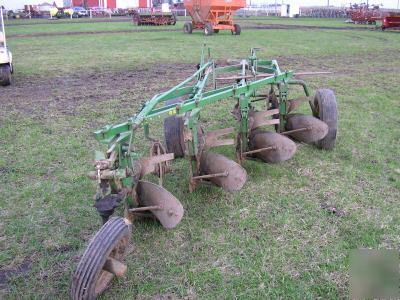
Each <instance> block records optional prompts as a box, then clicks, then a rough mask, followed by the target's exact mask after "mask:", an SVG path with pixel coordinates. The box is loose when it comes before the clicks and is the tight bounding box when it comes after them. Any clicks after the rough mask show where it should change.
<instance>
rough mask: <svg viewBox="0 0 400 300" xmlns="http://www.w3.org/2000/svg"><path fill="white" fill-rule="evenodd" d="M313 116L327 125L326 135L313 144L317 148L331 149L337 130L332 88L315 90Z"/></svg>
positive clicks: (336, 114) (336, 113)
mask: <svg viewBox="0 0 400 300" xmlns="http://www.w3.org/2000/svg"><path fill="white" fill-rule="evenodd" d="M314 116H315V117H317V118H318V119H320V120H321V121H323V122H325V123H326V124H327V125H328V133H327V135H326V136H325V137H324V138H323V139H322V140H319V141H317V142H315V144H316V146H317V147H318V148H321V149H325V150H331V149H332V148H333V147H334V146H335V143H336V136H337V131H338V109H337V103H336V97H335V94H334V93H333V91H332V90H330V89H319V90H317V93H316V94H315V97H314Z"/></svg>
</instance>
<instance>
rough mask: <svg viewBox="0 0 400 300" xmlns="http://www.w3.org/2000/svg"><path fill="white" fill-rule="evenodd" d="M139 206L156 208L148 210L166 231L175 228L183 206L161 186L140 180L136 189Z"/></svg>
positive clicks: (181, 214)
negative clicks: (156, 207)
mask: <svg viewBox="0 0 400 300" xmlns="http://www.w3.org/2000/svg"><path fill="white" fill-rule="evenodd" d="M137 193H138V198H139V204H140V205H142V206H154V207H155V206H158V207H160V208H159V209H154V210H150V211H151V212H152V213H153V214H154V215H155V216H156V218H157V219H158V220H159V221H160V223H161V224H162V225H163V226H164V227H165V228H167V229H171V228H174V227H176V226H177V225H178V224H179V222H180V221H181V219H182V217H183V206H182V204H181V203H180V202H179V200H178V199H176V198H175V196H174V195H172V194H171V193H170V192H168V191H167V190H166V189H164V188H162V187H161V186H159V185H157V184H154V183H151V182H148V181H144V180H140V181H139V183H138V187H137Z"/></svg>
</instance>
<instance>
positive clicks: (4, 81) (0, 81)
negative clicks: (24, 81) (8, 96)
mask: <svg viewBox="0 0 400 300" xmlns="http://www.w3.org/2000/svg"><path fill="white" fill-rule="evenodd" d="M10 84H11V68H10V66H9V65H1V66H0V85H2V86H7V85H10Z"/></svg>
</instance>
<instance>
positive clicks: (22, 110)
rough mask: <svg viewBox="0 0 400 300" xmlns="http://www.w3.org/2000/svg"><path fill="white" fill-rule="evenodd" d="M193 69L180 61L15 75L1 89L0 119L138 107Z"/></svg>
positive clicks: (72, 114) (44, 117) (176, 82)
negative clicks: (129, 67) (49, 74)
mask: <svg viewBox="0 0 400 300" xmlns="http://www.w3.org/2000/svg"><path fill="white" fill-rule="evenodd" d="M194 71H195V66H194V65H188V64H181V65H179V64H178V65H173V66H172V65H159V66H158V67H157V69H156V68H155V67H154V68H136V69H132V70H125V71H116V72H111V71H106V72H91V73H81V74H77V75H64V76H54V77H40V76H39V77H38V76H24V77H20V76H15V79H14V83H13V84H12V85H11V86H9V87H4V88H3V87H2V89H1V94H0V102H1V103H2V106H3V107H2V110H0V120H1V119H2V117H7V116H9V114H10V113H13V114H22V115H25V116H28V117H31V118H33V119H48V118H54V117H56V116H57V115H59V114H62V115H70V116H74V115H76V114H77V110H79V109H82V108H85V109H94V110H96V109H97V108H99V107H101V106H102V105H108V103H110V102H112V101H114V102H113V105H115V102H118V105H119V106H124V107H127V108H130V107H132V106H138V104H140V103H141V102H143V101H145V100H149V98H150V97H152V96H153V95H154V94H156V93H159V92H161V91H165V90H166V89H168V88H170V87H172V86H174V85H176V84H178V83H179V82H180V81H182V80H183V79H184V78H186V77H187V76H188V75H189V74H191V73H193V72H194ZM115 100H117V101H115Z"/></svg>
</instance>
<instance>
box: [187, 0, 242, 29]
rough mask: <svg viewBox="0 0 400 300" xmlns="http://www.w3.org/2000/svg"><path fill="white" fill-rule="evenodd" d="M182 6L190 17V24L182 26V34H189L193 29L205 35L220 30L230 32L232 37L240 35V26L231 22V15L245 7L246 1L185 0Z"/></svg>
mask: <svg viewBox="0 0 400 300" xmlns="http://www.w3.org/2000/svg"><path fill="white" fill-rule="evenodd" d="M184 4H185V8H186V9H187V11H188V12H189V14H190V16H191V17H192V22H186V23H185V24H184V26H183V32H184V33H189V34H190V33H192V31H193V29H201V30H203V31H204V34H205V35H212V34H214V33H218V32H219V31H220V30H230V31H231V33H232V34H233V35H239V34H240V32H241V28H240V25H239V24H235V23H234V22H233V15H234V14H235V12H236V11H237V10H238V9H241V8H243V7H245V6H246V0H230V1H227V0H185V1H184Z"/></svg>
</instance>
